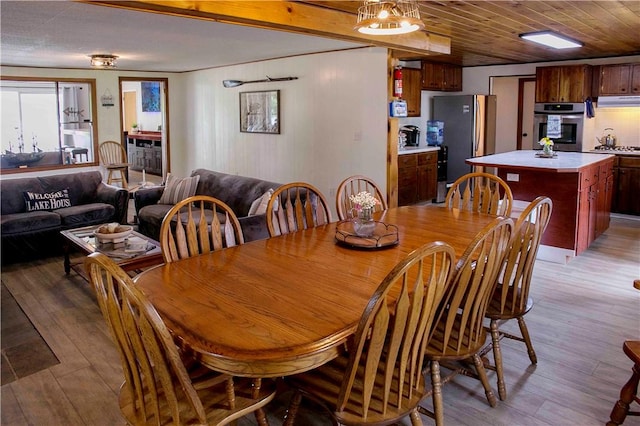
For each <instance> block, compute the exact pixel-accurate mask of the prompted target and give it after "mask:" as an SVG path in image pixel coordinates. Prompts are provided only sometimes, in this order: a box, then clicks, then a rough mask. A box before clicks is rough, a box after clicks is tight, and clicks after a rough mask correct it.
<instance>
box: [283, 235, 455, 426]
mask: <svg viewBox="0 0 640 426" xmlns="http://www.w3.org/2000/svg"><path fill="white" fill-rule="evenodd" d="M454 262H455V252H454V250H453V248H452V247H451V246H449V245H448V244H446V243H442V242H432V243H428V244H426V245H424V246H423V247H421V248H418V249H416V250H415V251H413V252H412V253H411V254H409V256H408V257H407V258H406V259H404V260H403V261H401V262H400V263H399V264H398V265H396V266H395V267H394V268H393V269H392V270H391V272H389V274H388V275H387V276H386V277H385V279H384V280H383V281H382V283H381V284H380V285H379V286H378V288H377V290H376V291H375V293H374V294H373V296H372V297H371V299H370V300H369V303H368V304H367V307H366V309H365V311H364V313H363V314H362V316H361V318H360V322H359V324H358V329H357V331H356V334H355V337H354V338H353V339H352V340H349V342H348V344H347V346H348V347H347V350H346V351H345V352H344V353H342V354H341V355H340V356H339V357H338V358H337V359H335V360H333V361H331V362H329V363H327V364H325V365H323V366H321V367H318V368H316V369H314V370H311V371H308V372H305V373H301V374H297V375H294V376H289V377H285V378H284V382H285V384H287V385H289V386H291V387H292V388H294V389H295V392H294V395H293V397H292V399H291V403H290V406H289V410H288V413H287V417H286V420H285V423H284V425H287V426H291V425H293V424H294V421H295V417H296V415H297V413H298V410H299V406H300V403H301V400H302V397H303V396H304V397H308V398H310V399H311V400H314V401H315V402H317V403H318V404H320V405H321V406H322V407H324V409H326V410H327V411H328V412H329V413H330V414H331V415H332V417H333V418H334V420H335V422H337V423H338V424H345V425H354V424H359V425H364V424H372V425H373V424H375V425H388V424H393V423H396V422H398V421H399V420H400V419H402V418H404V417H406V416H410V418H411V424H412V425H413V426H416V425H421V424H422V421H421V419H420V415H419V414H418V411H417V406H418V404H419V403H420V401H421V400H422V399H423V397H424V396H425V392H426V388H425V384H424V382H423V380H424V376H423V367H424V365H423V363H424V349H425V346H426V344H427V337H428V334H429V331H430V330H431V327H432V324H433V319H434V315H435V313H436V308H437V307H438V306H439V304H440V300H441V298H442V296H443V295H444V294H445V292H446V289H447V285H448V284H449V282H450V278H451V274H452V272H453V265H454Z"/></svg>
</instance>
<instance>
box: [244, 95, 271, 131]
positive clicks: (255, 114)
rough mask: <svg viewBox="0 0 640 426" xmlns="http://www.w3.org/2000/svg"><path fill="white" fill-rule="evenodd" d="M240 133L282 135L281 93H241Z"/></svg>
mask: <svg viewBox="0 0 640 426" xmlns="http://www.w3.org/2000/svg"><path fill="white" fill-rule="evenodd" d="M240 131H241V132H245V133H273V134H279V133H280V91H279V90H264V91H258V92H240Z"/></svg>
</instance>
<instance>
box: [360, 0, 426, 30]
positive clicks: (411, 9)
mask: <svg viewBox="0 0 640 426" xmlns="http://www.w3.org/2000/svg"><path fill="white" fill-rule="evenodd" d="M423 28H424V22H422V20H421V19H420V11H419V10H418V4H417V2H416V1H415V0H396V1H384V0H365V1H364V2H363V4H362V6H360V7H359V8H358V21H357V23H356V26H355V29H357V30H358V31H359V32H361V33H363V34H370V35H396V34H406V33H410V32H413V31H417V30H421V29H423Z"/></svg>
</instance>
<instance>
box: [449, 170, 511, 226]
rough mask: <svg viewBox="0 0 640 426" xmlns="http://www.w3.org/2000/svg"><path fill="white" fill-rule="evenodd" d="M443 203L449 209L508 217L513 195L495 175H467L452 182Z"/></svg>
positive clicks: (479, 173) (507, 186) (505, 184)
mask: <svg viewBox="0 0 640 426" xmlns="http://www.w3.org/2000/svg"><path fill="white" fill-rule="evenodd" d="M444 203H445V204H444V205H445V206H446V207H448V208H450V209H452V208H457V209H460V210H469V211H473V212H481V213H488V214H493V215H496V216H506V217H508V216H509V215H510V214H511V208H512V206H513V194H512V193H511V188H509V185H507V183H506V182H505V181H504V180H502V179H500V178H499V177H498V176H496V175H493V174H490V173H483V172H478V173H468V174H466V175H464V176H461V177H459V178H458V179H457V180H456V181H455V182H453V184H452V185H451V188H449V191H448V192H447V196H446V198H445V200H444Z"/></svg>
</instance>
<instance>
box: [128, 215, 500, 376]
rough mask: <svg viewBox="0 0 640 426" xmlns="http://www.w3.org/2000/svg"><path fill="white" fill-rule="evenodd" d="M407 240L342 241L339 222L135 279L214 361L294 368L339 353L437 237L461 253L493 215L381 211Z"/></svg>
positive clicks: (234, 370)
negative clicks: (391, 276)
mask: <svg viewBox="0 0 640 426" xmlns="http://www.w3.org/2000/svg"><path fill="white" fill-rule="evenodd" d="M375 219H376V220H378V221H381V222H384V223H387V224H393V225H396V226H397V228H398V237H399V243H398V244H397V245H394V246H391V247H388V248H384V249H376V250H369V249H353V248H349V247H344V246H342V245H339V244H336V238H335V236H336V223H330V224H328V225H323V226H320V227H317V228H313V229H308V230H305V231H299V232H295V233H292V234H287V235H282V236H279V237H275V238H270V239H267V240H260V241H253V242H250V243H247V244H244V245H241V246H238V247H232V248H228V249H224V250H219V251H216V252H213V253H209V254H204V255H200V256H196V257H192V258H188V259H183V260H180V261H177V262H172V263H168V264H164V265H159V266H156V267H154V268H151V269H148V270H146V271H144V272H143V273H141V274H139V275H138V276H137V277H136V278H135V282H136V284H137V285H138V286H139V287H140V288H141V289H142V290H143V291H144V293H145V294H147V296H148V297H149V299H150V300H151V302H152V303H153V305H154V306H155V307H156V309H157V310H158V312H159V313H160V315H161V316H162V318H163V319H164V320H165V322H166V323H167V326H168V327H169V328H170V330H171V331H172V333H173V334H174V336H176V339H177V341H178V342H179V344H180V345H184V347H188V348H190V349H191V350H193V352H194V355H195V356H196V358H198V359H199V360H200V361H201V362H202V363H204V364H205V365H207V366H209V367H210V368H212V369H214V370H217V371H221V372H226V373H229V374H232V375H234V376H244V377H278V376H287V375H291V374H295V373H299V372H302V371H306V370H309V369H312V368H315V367H318V366H320V365H322V364H324V363H326V362H327V361H329V360H331V359H333V358H334V357H336V356H337V355H338V353H339V351H340V350H341V349H342V348H343V347H344V346H343V344H344V343H345V342H346V341H347V339H348V338H349V337H350V336H351V335H352V334H354V333H355V330H356V327H357V325H358V321H359V319H360V316H361V314H362V312H363V311H364V308H365V306H366V305H367V302H368V301H369V298H370V297H371V295H372V294H373V293H374V291H375V289H376V288H377V287H378V285H379V284H380V282H381V281H382V280H383V279H384V277H385V276H386V275H387V274H388V273H389V271H391V269H392V268H393V267H394V266H395V265H396V264H398V263H399V262H400V261H401V260H403V259H404V258H405V257H406V256H407V255H408V254H409V253H410V252H412V251H413V250H414V249H416V248H418V247H420V246H422V245H424V244H426V243H428V242H431V241H445V242H448V243H449V244H451V245H452V246H453V247H454V249H455V251H456V255H457V256H458V257H459V256H461V255H462V253H463V252H464V250H465V249H466V247H467V245H468V244H469V243H470V242H471V241H472V240H473V238H474V236H475V235H476V234H477V233H478V232H479V231H480V230H482V228H483V227H484V226H485V225H487V224H488V223H490V222H491V221H492V220H493V219H495V217H494V216H490V215H484V214H480V213H470V212H463V211H458V210H448V209H445V208H442V207H439V206H437V205H426V206H405V207H399V208H393V209H389V210H386V211H385V212H381V213H378V214H377V216H376V217H375Z"/></svg>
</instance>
